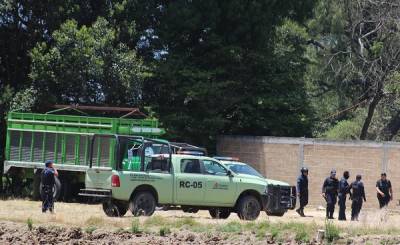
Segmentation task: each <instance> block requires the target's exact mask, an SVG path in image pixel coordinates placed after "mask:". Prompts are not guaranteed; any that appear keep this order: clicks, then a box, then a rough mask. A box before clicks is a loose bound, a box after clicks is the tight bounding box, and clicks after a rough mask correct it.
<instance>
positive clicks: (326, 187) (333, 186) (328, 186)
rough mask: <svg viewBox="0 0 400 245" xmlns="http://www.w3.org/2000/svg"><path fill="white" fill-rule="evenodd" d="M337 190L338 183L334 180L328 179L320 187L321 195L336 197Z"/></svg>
mask: <svg viewBox="0 0 400 245" xmlns="http://www.w3.org/2000/svg"><path fill="white" fill-rule="evenodd" d="M338 190H339V181H338V180H337V179H336V178H331V177H328V178H326V179H325V181H324V184H323V185H322V193H326V194H333V195H337V194H338Z"/></svg>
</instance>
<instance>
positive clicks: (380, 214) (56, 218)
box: [0, 200, 400, 237]
mask: <svg viewBox="0 0 400 245" xmlns="http://www.w3.org/2000/svg"><path fill="white" fill-rule="evenodd" d="M306 213H307V214H308V215H309V216H311V217H306V218H300V217H299V216H298V215H297V214H296V213H295V212H294V211H289V212H288V213H287V214H285V216H284V217H268V216H266V215H265V214H264V213H262V214H261V215H260V217H259V218H258V219H257V221H255V222H245V221H241V220H239V218H238V217H237V215H236V214H231V216H230V217H229V218H228V219H227V220H215V219H211V218H210V216H209V214H208V212H207V211H200V212H199V213H197V214H187V213H183V212H182V211H167V212H165V211H157V212H156V213H155V215H154V216H152V217H140V218H139V219H138V220H139V223H140V226H141V228H143V229H147V230H156V231H157V232H159V230H160V228H161V227H162V228H163V229H165V230H168V229H190V230H193V231H198V232H207V230H217V231H220V232H240V231H242V230H249V231H253V230H254V232H255V233H256V234H257V235H260V236H261V235H263V234H264V232H263V231H264V230H268V229H270V228H271V227H281V228H282V229H288V230H292V231H294V232H296V233H297V236H299V237H303V236H306V233H311V232H313V230H316V229H318V228H323V227H324V224H325V222H324V220H325V219H324V214H325V212H324V211H317V210H316V209H314V208H310V209H308V210H306ZM28 219H31V220H32V221H33V223H34V224H46V225H58V226H59V225H61V226H74V227H82V228H84V229H86V228H88V227H91V228H105V229H113V230H121V229H124V230H130V229H131V227H132V219H133V217H132V215H131V214H130V213H129V211H128V214H127V215H126V216H125V217H123V218H110V217H107V216H105V214H104V213H103V210H102V207H101V205H86V204H77V203H56V204H55V214H50V213H46V214H43V213H42V212H41V203H40V202H34V201H27V200H6V201H0V221H13V222H19V223H26V221H27V220H28ZM399 223H400V214H399V213H397V212H390V213H387V211H381V210H367V211H363V213H362V215H361V218H360V222H350V221H347V222H339V221H336V220H335V221H334V224H335V225H336V226H338V227H339V228H340V229H341V231H342V232H345V233H348V234H352V235H365V234H396V235H398V234H400V227H399V226H398V224H399ZM270 224H274V225H270ZM302 226H304V227H305V228H304V229H303V227H302ZM269 232H270V233H277V232H279V230H278V231H275V230H274V229H272V228H271V229H270V230H269Z"/></svg>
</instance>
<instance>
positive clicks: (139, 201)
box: [129, 191, 156, 216]
mask: <svg viewBox="0 0 400 245" xmlns="http://www.w3.org/2000/svg"><path fill="white" fill-rule="evenodd" d="M129 208H130V210H131V212H132V214H133V215H134V216H151V215H152V214H153V213H154V211H155V209H156V199H155V198H154V196H153V194H152V193H151V192H149V191H141V192H139V193H137V194H135V196H134V197H133V199H132V200H131V202H130V207H129Z"/></svg>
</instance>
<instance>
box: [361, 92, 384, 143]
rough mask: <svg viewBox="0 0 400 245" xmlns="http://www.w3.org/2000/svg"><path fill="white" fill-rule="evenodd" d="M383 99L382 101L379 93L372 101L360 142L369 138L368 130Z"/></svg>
mask: <svg viewBox="0 0 400 245" xmlns="http://www.w3.org/2000/svg"><path fill="white" fill-rule="evenodd" d="M381 99H382V94H381V93H380V92H378V93H377V94H376V95H375V96H374V98H373V99H372V101H371V103H370V104H369V107H368V115H367V118H365V121H364V125H363V127H362V129H361V133H360V140H365V139H366V138H367V133H368V129H369V126H370V124H371V121H372V117H373V116H374V112H375V108H376V106H377V105H378V103H379V101H380V100H381Z"/></svg>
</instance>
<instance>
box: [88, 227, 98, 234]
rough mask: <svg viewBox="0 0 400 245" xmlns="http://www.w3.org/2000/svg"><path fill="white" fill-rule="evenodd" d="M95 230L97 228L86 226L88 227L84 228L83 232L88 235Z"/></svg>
mask: <svg viewBox="0 0 400 245" xmlns="http://www.w3.org/2000/svg"><path fill="white" fill-rule="evenodd" d="M95 230H97V227H95V226H88V227H86V229H85V232H86V233H88V234H92V233H93V232H94V231H95Z"/></svg>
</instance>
